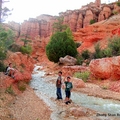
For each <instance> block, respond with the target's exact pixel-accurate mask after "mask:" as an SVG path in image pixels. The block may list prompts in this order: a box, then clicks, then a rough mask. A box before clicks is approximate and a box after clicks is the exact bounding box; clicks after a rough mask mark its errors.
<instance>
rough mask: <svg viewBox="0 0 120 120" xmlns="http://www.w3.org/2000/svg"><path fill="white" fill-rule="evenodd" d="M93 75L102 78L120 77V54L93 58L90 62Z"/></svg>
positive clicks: (116, 78) (117, 78)
mask: <svg viewBox="0 0 120 120" xmlns="http://www.w3.org/2000/svg"><path fill="white" fill-rule="evenodd" d="M89 68H90V71H91V73H92V75H93V76H95V77H96V78H100V79H109V78H111V79H113V80H119V79H120V56H117V57H111V58H102V59H96V60H92V61H91V62H90V64H89Z"/></svg>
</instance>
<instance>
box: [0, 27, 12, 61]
mask: <svg viewBox="0 0 120 120" xmlns="http://www.w3.org/2000/svg"><path fill="white" fill-rule="evenodd" d="M13 39H14V34H13V32H12V31H11V30H5V29H4V28H3V27H2V25H0V60H4V59H5V58H6V55H7V50H8V47H9V45H11V44H12V43H13V42H14V41H13Z"/></svg>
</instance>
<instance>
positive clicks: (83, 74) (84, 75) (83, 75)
mask: <svg viewBox="0 0 120 120" xmlns="http://www.w3.org/2000/svg"><path fill="white" fill-rule="evenodd" d="M73 76H74V77H76V78H80V79H82V80H83V81H84V82H87V80H88V78H89V76H90V72H89V71H85V72H75V73H74V75H73Z"/></svg>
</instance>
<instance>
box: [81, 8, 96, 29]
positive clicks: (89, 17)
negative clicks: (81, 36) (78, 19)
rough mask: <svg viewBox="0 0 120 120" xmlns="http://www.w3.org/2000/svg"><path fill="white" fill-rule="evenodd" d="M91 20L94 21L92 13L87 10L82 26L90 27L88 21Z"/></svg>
mask: <svg viewBox="0 0 120 120" xmlns="http://www.w3.org/2000/svg"><path fill="white" fill-rule="evenodd" d="M93 19H94V17H93V12H92V11H91V10H87V11H86V14H85V19H84V22H83V26H84V27H86V26H88V25H90V20H93Z"/></svg>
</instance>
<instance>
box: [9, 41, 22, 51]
mask: <svg viewBox="0 0 120 120" xmlns="http://www.w3.org/2000/svg"><path fill="white" fill-rule="evenodd" d="M20 47H21V46H20V45H18V44H15V43H14V44H12V45H10V46H9V47H8V49H9V50H10V51H12V52H19V51H20Z"/></svg>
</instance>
